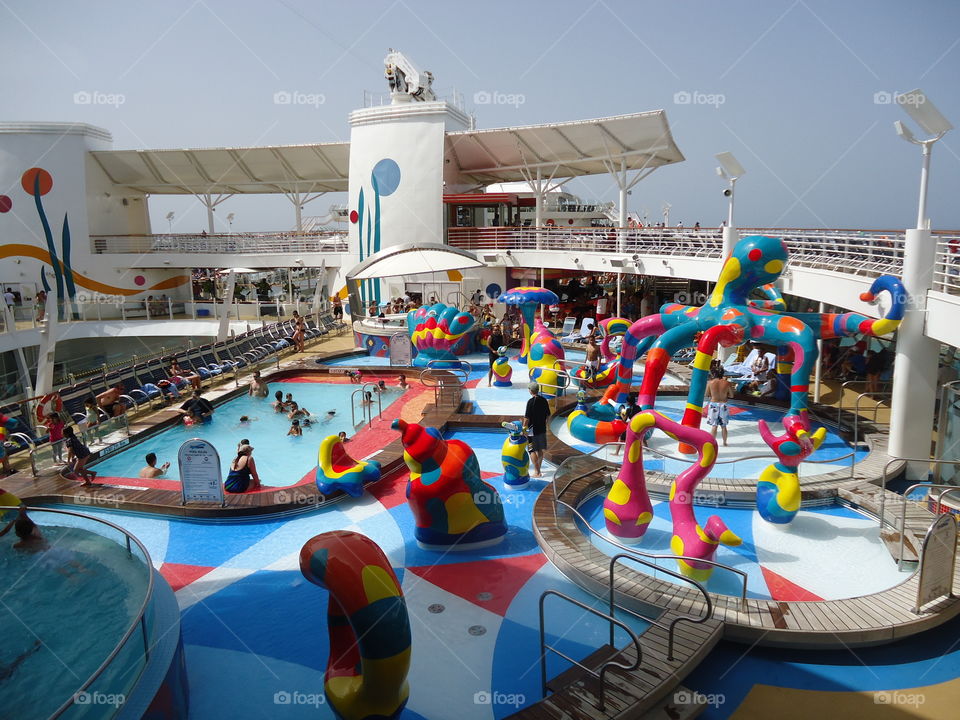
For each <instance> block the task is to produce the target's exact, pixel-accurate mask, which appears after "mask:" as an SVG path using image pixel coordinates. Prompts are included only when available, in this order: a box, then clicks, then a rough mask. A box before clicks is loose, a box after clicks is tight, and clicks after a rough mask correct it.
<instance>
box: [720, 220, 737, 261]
mask: <svg viewBox="0 0 960 720" xmlns="http://www.w3.org/2000/svg"><path fill="white" fill-rule="evenodd" d="M738 240H740V233H739V232H737V229H736V228H735V227H732V226H731V225H727V226H726V227H725V228H724V229H723V256H722V257H721V258H720V259H721V261H722V260H726V259H727V258H728V257H730V253H732V252H733V246H734V245H736V244H737V241H738Z"/></svg>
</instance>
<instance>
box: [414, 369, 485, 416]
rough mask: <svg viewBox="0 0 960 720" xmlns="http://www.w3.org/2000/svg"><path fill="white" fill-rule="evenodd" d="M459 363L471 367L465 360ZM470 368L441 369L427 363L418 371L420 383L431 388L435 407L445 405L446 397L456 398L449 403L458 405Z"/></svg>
mask: <svg viewBox="0 0 960 720" xmlns="http://www.w3.org/2000/svg"><path fill="white" fill-rule="evenodd" d="M431 362H433V361H431ZM461 364H466V365H467V366H468V367H471V366H470V363H468V362H466V361H465V360H461ZM471 370H472V367H471ZM471 370H467V369H464V368H463V367H459V368H442V369H441V368H434V367H429V364H428V366H427V367H425V368H424V369H423V370H421V371H420V383H421V384H422V385H423V386H425V387H431V388H433V404H434V405H436V406H437V407H442V406H443V405H445V404H446V400H447V399H448V397H449V398H450V399H453V400H456V402H455V403H451V404H457V405H459V403H460V402H461V401H462V400H463V388H464V386H465V385H466V384H467V380H469V379H470V372H471Z"/></svg>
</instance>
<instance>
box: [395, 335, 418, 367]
mask: <svg viewBox="0 0 960 720" xmlns="http://www.w3.org/2000/svg"><path fill="white" fill-rule="evenodd" d="M412 361H413V345H412V344H411V343H410V338H409V336H408V335H407V334H406V333H394V334H393V335H391V336H390V364H391V365H395V366H399V367H410V363H411V362H412Z"/></svg>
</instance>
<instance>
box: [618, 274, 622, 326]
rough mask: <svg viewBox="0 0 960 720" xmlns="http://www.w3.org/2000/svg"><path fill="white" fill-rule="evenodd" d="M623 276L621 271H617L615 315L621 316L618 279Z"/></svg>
mask: <svg viewBox="0 0 960 720" xmlns="http://www.w3.org/2000/svg"><path fill="white" fill-rule="evenodd" d="M621 278H623V274H622V273H617V317H623V316H622V315H621V314H620V280H621Z"/></svg>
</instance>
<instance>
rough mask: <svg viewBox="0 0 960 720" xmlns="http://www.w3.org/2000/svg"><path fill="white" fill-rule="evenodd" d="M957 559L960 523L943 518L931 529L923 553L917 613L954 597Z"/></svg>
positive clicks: (953, 519) (944, 516)
mask: <svg viewBox="0 0 960 720" xmlns="http://www.w3.org/2000/svg"><path fill="white" fill-rule="evenodd" d="M956 557H957V521H956V518H954V516H953V515H951V514H949V513H948V514H946V515H941V516H940V517H938V518H937V519H936V520H935V521H934V523H933V524H932V525H931V526H930V529H929V530H927V536H926V537H925V538H924V539H923V548H922V550H921V551H920V582H918V583H917V606H916V607H915V608H914V609H913V611H914V612H920V608H921V607H923V606H924V605H926V604H927V603H928V602H930V601H932V600H936V599H937V598H941V597H943V596H945V595H946V596H948V597H949V596H952V595H953V570H954V564H955V562H956Z"/></svg>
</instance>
